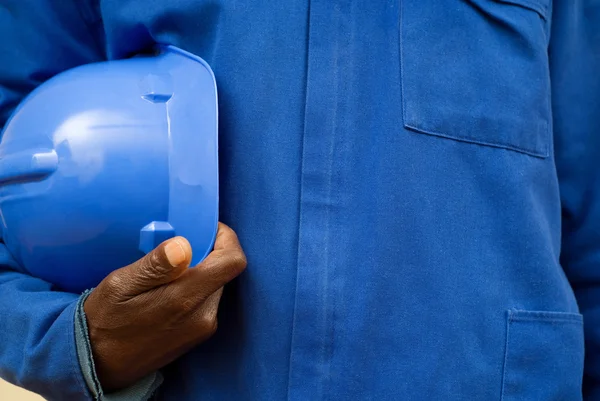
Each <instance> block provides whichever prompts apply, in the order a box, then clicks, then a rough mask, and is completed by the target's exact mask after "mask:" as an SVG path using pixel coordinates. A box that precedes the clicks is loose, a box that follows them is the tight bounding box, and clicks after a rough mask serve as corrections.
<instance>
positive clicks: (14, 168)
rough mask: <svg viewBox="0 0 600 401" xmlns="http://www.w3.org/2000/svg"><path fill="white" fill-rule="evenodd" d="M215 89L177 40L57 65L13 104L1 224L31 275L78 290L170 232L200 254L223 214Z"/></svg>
mask: <svg viewBox="0 0 600 401" xmlns="http://www.w3.org/2000/svg"><path fill="white" fill-rule="evenodd" d="M217 150H218V149H217V90H216V84H215V78H214V75H213V73H212V71H211V69H210V67H209V66H208V65H207V64H206V62H204V61H203V60H202V59H201V58H199V57H197V56H195V55H192V54H190V53H188V52H185V51H183V50H181V49H178V48H175V47H172V46H161V47H160V48H159V51H157V52H156V53H154V54H152V55H148V56H138V57H134V58H130V59H126V60H117V61H107V62H100V63H95V64H89V65H85V66H81V67H76V68H74V69H71V70H68V71H66V72H64V73H61V74H59V75H57V76H55V77H54V78H52V79H50V80H48V81H47V82H45V83H44V84H42V85H41V86H40V87H38V88H37V89H36V90H35V91H33V92H32V93H31V94H30V95H29V96H28V97H27V98H26V99H24V100H23V102H22V103H21V104H20V105H19V106H18V107H17V109H16V110H15V112H14V113H13V115H12V116H11V118H10V119H9V120H8V122H7V124H6V126H5V127H4V130H3V133H2V138H1V141H0V229H1V235H2V239H3V242H4V243H5V244H6V246H7V248H8V250H9V252H10V253H11V255H12V256H13V258H14V259H15V260H16V261H17V262H18V263H19V264H20V266H22V267H23V268H24V269H25V270H26V271H27V272H28V273H29V274H31V275H33V276H36V277H39V278H42V279H44V280H47V281H49V282H51V283H53V284H55V285H56V286H57V287H58V288H60V289H62V290H66V291H71V292H80V291H82V290H84V289H86V288H91V287H93V286H95V285H97V284H98V283H99V282H100V281H101V280H102V279H103V278H104V277H106V276H107V275H108V274H109V273H110V272H111V271H113V270H115V269H117V268H120V267H123V266H126V265H128V264H130V263H132V262H134V261H136V260H137V259H139V258H140V257H142V256H143V255H144V253H147V252H149V251H151V250H152V249H153V248H154V247H155V246H157V245H158V244H160V243H161V242H162V241H164V240H166V239H168V238H170V237H173V236H175V235H181V236H184V237H186V238H187V239H188V240H189V242H190V244H191V246H192V251H193V260H192V263H193V264H196V263H198V262H200V261H201V260H202V259H204V258H205V257H206V255H207V254H208V253H209V252H210V251H211V250H212V247H213V243H214V239H215V235H216V230H217V224H218V223H217V222H218V201H219V199H218V156H217Z"/></svg>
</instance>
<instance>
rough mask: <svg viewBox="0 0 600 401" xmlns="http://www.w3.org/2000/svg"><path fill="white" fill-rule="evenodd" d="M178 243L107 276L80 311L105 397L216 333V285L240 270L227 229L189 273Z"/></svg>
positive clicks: (184, 247)
mask: <svg viewBox="0 0 600 401" xmlns="http://www.w3.org/2000/svg"><path fill="white" fill-rule="evenodd" d="M191 257H192V250H191V247H190V244H189V242H188V241H187V240H186V239H185V238H182V237H176V238H172V239H170V240H167V241H165V242H163V243H162V244H161V245H159V246H158V247H157V248H156V249H155V250H153V251H152V252H151V253H149V254H148V255H146V256H145V257H143V258H142V259H140V260H138V261H137V262H135V263H133V264H131V265H129V266H126V267H123V268H121V269H119V270H116V271H114V272H112V273H111V274H110V275H109V276H107V277H106V278H105V279H104V280H103V281H102V282H101V283H100V284H99V285H98V286H97V287H96V288H95V289H94V290H93V291H92V293H91V294H90V295H89V297H88V298H87V299H86V301H85V304H84V311H85V314H86V317H87V324H88V329H89V335H90V342H91V345H92V353H93V358H94V363H95V366H96V373H97V375H98V378H99V380H100V383H101V385H102V388H103V389H104V391H105V392H110V391H115V390H118V389H122V388H125V387H128V386H129V385H131V384H133V383H135V382H136V381H137V380H139V379H141V378H143V377H144V376H146V375H147V374H149V373H151V372H154V371H156V370H158V369H160V368H162V367H164V366H165V365H167V364H169V363H170V362H172V361H173V360H175V359H176V358H178V357H179V356H181V355H182V354H184V353H185V352H187V351H188V350H190V349H191V348H192V347H194V346H195V345H197V344H199V343H202V342H203V341H206V340H207V339H208V338H209V337H211V336H212V335H213V334H214V333H215V330H216V329H217V310H218V307H219V301H220V299H221V294H222V292H223V286H224V285H225V284H227V283H228V282H230V281H231V280H233V279H234V278H235V277H237V276H238V275H239V274H240V273H242V271H244V269H245V268H246V257H245V255H244V252H243V250H242V248H241V246H240V243H239V241H238V238H237V236H236V234H235V233H234V232H233V230H232V229H231V228H229V227H227V226H226V225H224V224H222V223H220V224H219V228H218V232H217V237H216V240H215V246H214V250H213V251H212V252H211V253H210V254H209V255H208V256H207V258H206V259H205V260H204V261H202V262H201V263H200V264H198V265H197V266H194V267H192V268H190V267H189V265H190V260H191Z"/></svg>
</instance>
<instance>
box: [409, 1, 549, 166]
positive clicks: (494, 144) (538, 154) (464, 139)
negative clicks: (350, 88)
mask: <svg viewBox="0 0 600 401" xmlns="http://www.w3.org/2000/svg"><path fill="white" fill-rule="evenodd" d="M496 1H498V2H503V3H509V4H514V5H517V6H518V5H521V3H528V1H527V0H496ZM540 7H542V6H541V5H540ZM527 8H532V7H527ZM399 9H400V16H399V18H398V19H399V22H400V23H399V30H398V42H399V47H400V95H401V96H402V101H401V106H402V123H403V125H404V127H405V128H408V129H411V130H413V131H416V132H417V133H423V134H428V135H432V136H437V137H441V138H446V139H450V140H456V141H461V142H466V143H472V144H476V145H482V146H489V147H494V148H500V149H506V150H512V151H515V152H518V153H524V154H527V155H530V156H533V157H537V158H541V159H545V158H547V157H548V156H549V155H550V148H549V145H548V140H547V141H546V142H545V143H544V145H543V146H542V150H541V151H536V150H532V149H527V148H525V147H520V146H515V145H513V144H506V143H503V142H488V141H484V140H480V139H473V138H468V137H463V136H460V135H452V134H443V133H440V132H436V131H430V130H427V129H424V128H419V127H417V126H415V125H413V124H412V123H410V122H408V119H407V117H406V96H405V90H404V83H405V77H404V70H405V68H404V67H405V64H404V58H405V57H404V56H405V54H404V46H403V37H404V23H403V20H404V1H401V2H400V5H399ZM533 11H536V12H538V13H539V11H538V10H536V9H534V10H533ZM542 11H543V16H542V18H544V19H545V18H546V17H545V15H546V14H547V10H545V9H543V10H542ZM545 126H546V129H545V131H546V135H549V134H550V125H549V124H548V123H546V124H545ZM546 139H547V138H546Z"/></svg>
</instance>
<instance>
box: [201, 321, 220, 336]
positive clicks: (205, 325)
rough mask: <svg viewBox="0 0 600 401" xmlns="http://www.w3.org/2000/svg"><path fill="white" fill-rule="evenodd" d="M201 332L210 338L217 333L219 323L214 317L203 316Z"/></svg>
mask: <svg viewBox="0 0 600 401" xmlns="http://www.w3.org/2000/svg"><path fill="white" fill-rule="evenodd" d="M199 326H200V327H199V328H200V330H201V331H202V332H203V333H205V334H206V335H208V336H212V335H213V334H215V333H216V331H217V327H218V322H217V318H216V317H214V316H203V317H202V318H201V319H200V322H199Z"/></svg>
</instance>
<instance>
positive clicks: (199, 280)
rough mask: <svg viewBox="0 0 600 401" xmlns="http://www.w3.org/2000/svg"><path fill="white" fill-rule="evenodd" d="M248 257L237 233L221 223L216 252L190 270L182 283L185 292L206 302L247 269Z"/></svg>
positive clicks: (216, 240)
mask: <svg viewBox="0 0 600 401" xmlns="http://www.w3.org/2000/svg"><path fill="white" fill-rule="evenodd" d="M246 265H247V261H246V255H245V254H244V251H243V250H242V247H241V245H240V242H239V240H238V238H237V235H236V234H235V232H234V231H233V230H232V229H231V228H229V227H227V226H226V225H225V224H222V223H220V224H219V229H218V232H217V237H216V239H215V247H214V251H213V252H211V253H210V254H209V255H208V256H207V257H206V259H204V261H202V262H201V263H200V264H198V265H197V266H195V267H194V268H192V269H189V271H188V273H186V277H185V279H184V280H182V281H183V283H182V285H183V286H185V287H186V289H185V291H189V293H190V294H195V295H194V296H195V298H196V299H198V300H204V299H206V298H207V297H209V296H210V295H211V294H213V293H214V292H216V291H217V290H219V289H220V288H221V287H223V286H224V285H225V284H227V283H229V282H230V281H231V280H233V279H234V278H236V277H237V276H239V275H240V274H241V273H242V272H243V271H244V270H245V269H246Z"/></svg>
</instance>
